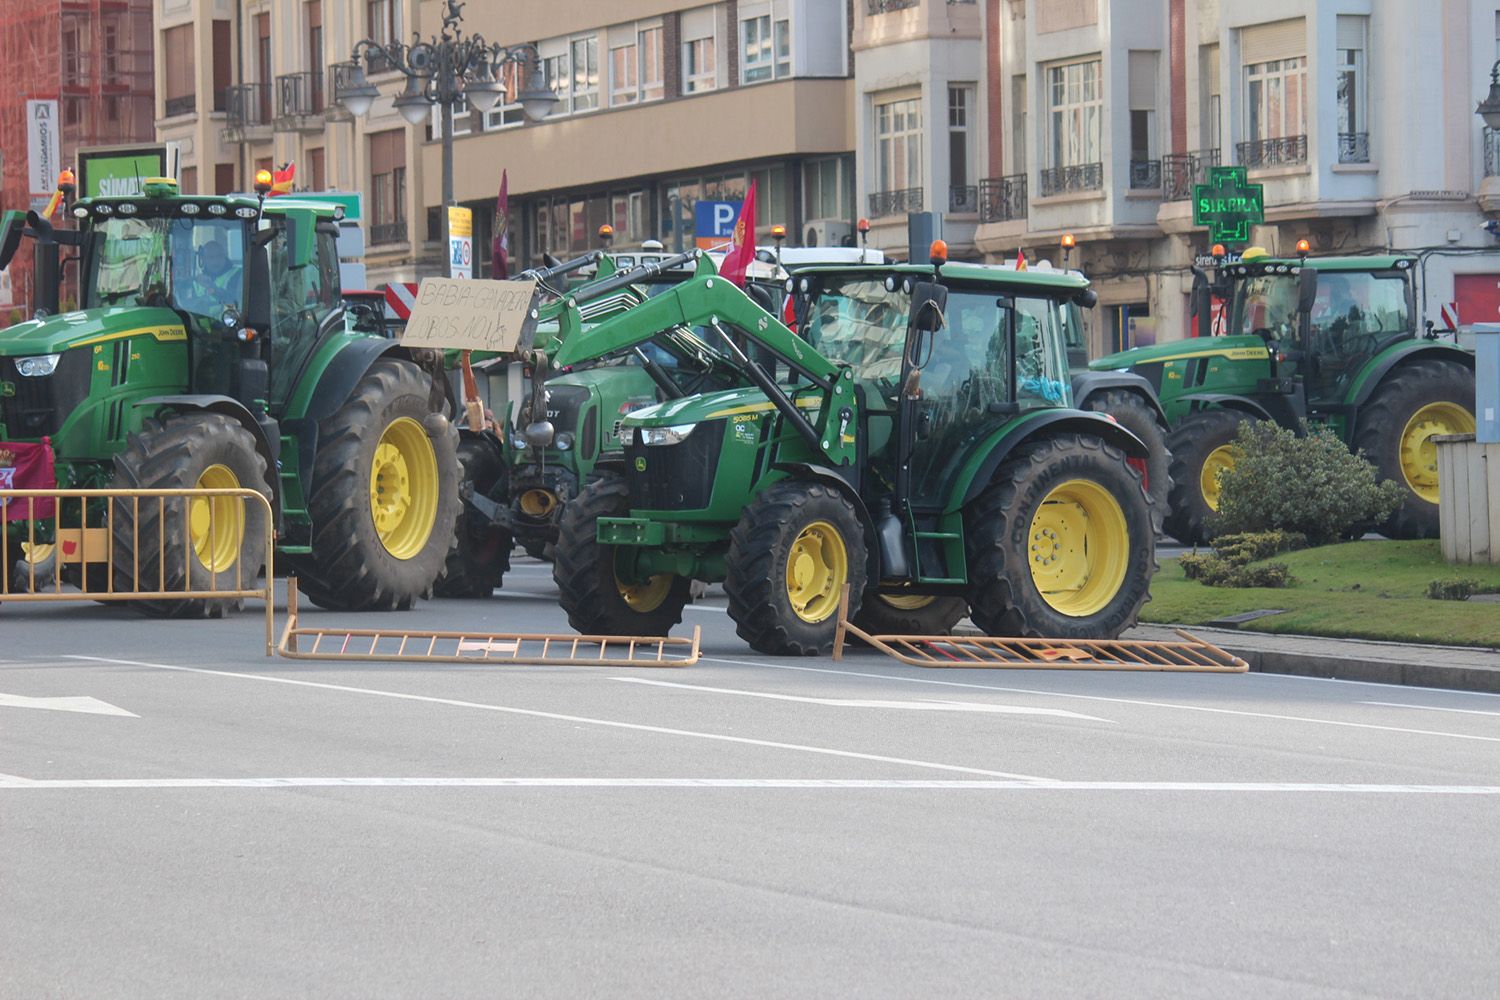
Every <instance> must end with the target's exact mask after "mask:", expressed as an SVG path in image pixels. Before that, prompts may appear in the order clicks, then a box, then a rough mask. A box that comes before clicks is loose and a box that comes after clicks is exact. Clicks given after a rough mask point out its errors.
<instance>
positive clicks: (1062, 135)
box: [1047, 59, 1104, 168]
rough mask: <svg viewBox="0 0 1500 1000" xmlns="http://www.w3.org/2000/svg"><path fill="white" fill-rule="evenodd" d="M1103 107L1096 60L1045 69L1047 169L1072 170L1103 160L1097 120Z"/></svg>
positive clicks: (1097, 61)
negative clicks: (1048, 133)
mask: <svg viewBox="0 0 1500 1000" xmlns="http://www.w3.org/2000/svg"><path fill="white" fill-rule="evenodd" d="M1103 106H1104V99H1103V95H1102V93H1101V92H1100V86H1099V60H1097V59H1093V60H1090V61H1089V62H1079V63H1070V64H1068V65H1066V66H1049V67H1047V111H1048V115H1047V120H1048V128H1049V129H1050V130H1051V135H1050V137H1049V139H1050V141H1049V143H1048V155H1049V159H1048V164H1047V165H1048V166H1049V167H1054V168H1056V167H1072V166H1080V165H1083V164H1086V163H1099V162H1100V161H1102V160H1103V156H1102V155H1101V153H1100V145H1099V119H1100V116H1101V114H1102V109H1103Z"/></svg>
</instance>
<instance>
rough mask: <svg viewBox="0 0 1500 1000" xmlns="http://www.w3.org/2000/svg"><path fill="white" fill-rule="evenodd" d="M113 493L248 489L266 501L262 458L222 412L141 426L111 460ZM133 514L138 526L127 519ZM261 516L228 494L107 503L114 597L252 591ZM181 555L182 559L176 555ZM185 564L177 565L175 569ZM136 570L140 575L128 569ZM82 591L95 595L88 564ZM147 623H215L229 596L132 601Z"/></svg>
mask: <svg viewBox="0 0 1500 1000" xmlns="http://www.w3.org/2000/svg"><path fill="white" fill-rule="evenodd" d="M112 485H113V486H114V488H116V489H150V490H165V489H193V488H195V487H199V486H203V487H214V488H234V487H241V488H245V489H253V490H256V491H257V492H259V493H261V494H262V495H264V496H266V497H268V498H269V496H270V487H269V485H268V484H267V482H266V460H265V459H264V458H263V457H262V456H261V454H260V452H258V451H257V450H256V448H255V437H254V436H253V435H252V434H251V433H250V432H249V431H248V430H246V429H245V427H244V426H243V425H241V424H240V422H239V421H237V420H235V419H234V418H232V417H228V416H225V415H224V414H221V413H184V414H181V415H178V416H173V417H169V418H168V419H166V420H165V421H157V420H147V421H146V422H145V424H144V425H143V426H142V428H141V432H140V433H139V434H132V435H131V436H130V440H129V441H128V442H127V443H126V445H125V450H124V451H122V452H119V453H118V454H116V455H115V476H114V482H113V484H112ZM137 509H139V521H137V517H136V512H137ZM269 530H270V525H269V524H268V523H267V518H266V510H265V508H264V507H263V506H261V505H260V504H258V503H255V502H253V501H246V500H237V499H235V498H233V497H226V498H218V499H214V498H209V499H195V500H191V501H186V502H185V501H183V500H179V499H167V500H166V501H164V502H158V501H156V500H152V499H149V498H147V499H142V500H140V501H139V504H138V506H137V504H136V503H134V502H132V501H129V500H116V501H114V538H113V545H114V563H115V566H114V572H115V589H116V590H139V591H148V592H149V591H180V590H235V589H248V588H252V587H254V586H256V578H257V577H259V576H260V573H261V570H263V569H265V554H266V533H267V532H268V531H269ZM185 554H186V556H187V557H186V558H184V555H185ZM184 564H186V565H184ZM137 566H139V573H137V572H136V569H137ZM89 569H90V581H91V582H90V589H96V588H97V582H96V581H95V580H94V575H95V574H94V567H93V566H92V565H91V566H90V567H89ZM130 603H131V607H133V608H135V609H136V610H138V611H140V612H142V613H143V614H147V615H151V616H153V617H173V618H203V617H208V618H219V617H222V616H223V615H224V613H225V612H226V611H228V610H232V609H237V608H239V607H240V606H241V605H242V604H243V603H244V602H243V601H242V600H240V599H238V598H233V599H228V598H226V599H222V600H220V599H206V600H196V599H194V600H162V601H132V602H130Z"/></svg>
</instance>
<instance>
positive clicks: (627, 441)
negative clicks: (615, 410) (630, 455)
mask: <svg viewBox="0 0 1500 1000" xmlns="http://www.w3.org/2000/svg"><path fill="white" fill-rule="evenodd" d="M620 443H621V444H623V445H624V446H625V447H627V448H629V447H631V446H632V445H634V444H635V428H634V427H621V428H620Z"/></svg>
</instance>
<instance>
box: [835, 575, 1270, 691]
mask: <svg viewBox="0 0 1500 1000" xmlns="http://www.w3.org/2000/svg"><path fill="white" fill-rule="evenodd" d="M1177 634H1178V635H1179V636H1181V637H1182V641H1181V642H1171V641H1164V640H1154V639H1153V640H1147V639H1011V638H997V637H994V636H988V635H871V634H870V633H868V632H866V631H865V630H864V629H862V628H860V627H859V626H858V625H855V624H854V623H852V622H850V621H849V588H848V587H845V588H844V593H843V596H842V598H841V599H840V601H839V623H838V629H837V631H836V632H835V633H834V640H833V658H834V659H835V660H839V659H843V655H844V643H845V641H846V640H847V639H848V638H849V637H850V636H853V637H854V638H857V639H860V640H861V641H863V642H865V643H866V644H868V645H869V646H871V647H872V648H874V649H876V650H878V651H879V652H881V653H884V654H885V655H886V656H889V657H892V658H893V659H896V660H900V661H901V662H902V663H909V664H911V665H912V666H914V667H959V668H963V669H974V668H991V669H1004V668H1008V669H1011V670H1165V671H1175V672H1182V673H1188V672H1193V673H1208V674H1242V673H1244V672H1245V671H1247V670H1249V669H1250V665H1249V664H1248V663H1246V662H1245V661H1244V660H1242V659H1240V658H1239V657H1238V656H1235V655H1233V654H1232V653H1227V652H1225V651H1224V650H1222V649H1220V648H1219V647H1217V646H1215V645H1213V644H1212V643H1208V642H1204V641H1203V640H1202V639H1199V638H1198V637H1197V636H1194V635H1192V634H1190V633H1188V632H1184V631H1183V630H1181V629H1178V630H1177Z"/></svg>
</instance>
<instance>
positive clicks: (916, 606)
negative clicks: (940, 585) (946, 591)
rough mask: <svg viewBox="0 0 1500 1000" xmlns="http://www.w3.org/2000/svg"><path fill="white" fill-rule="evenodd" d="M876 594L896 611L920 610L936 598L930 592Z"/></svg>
mask: <svg viewBox="0 0 1500 1000" xmlns="http://www.w3.org/2000/svg"><path fill="white" fill-rule="evenodd" d="M878 596H879V597H880V599H881V600H882V601H884V602H885V603H887V604H889V605H890V606H891V607H893V608H895V609H896V610H898V611H920V610H921V609H922V608H925V607H927V605H929V604H931V603H932V602H933V601H935V600H937V598H936V597H933V596H932V595H931V594H880V595H878Z"/></svg>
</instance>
